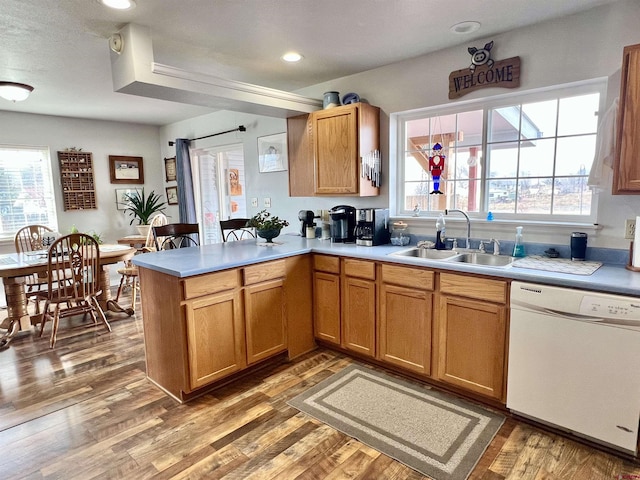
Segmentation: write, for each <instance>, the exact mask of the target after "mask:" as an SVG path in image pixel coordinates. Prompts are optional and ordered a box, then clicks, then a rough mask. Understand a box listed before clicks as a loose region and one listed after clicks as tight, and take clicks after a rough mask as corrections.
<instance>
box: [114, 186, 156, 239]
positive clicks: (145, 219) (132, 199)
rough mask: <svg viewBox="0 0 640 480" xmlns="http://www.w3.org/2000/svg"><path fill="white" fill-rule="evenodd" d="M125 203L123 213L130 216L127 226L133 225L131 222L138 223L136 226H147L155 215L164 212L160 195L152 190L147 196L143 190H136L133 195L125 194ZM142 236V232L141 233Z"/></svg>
mask: <svg viewBox="0 0 640 480" xmlns="http://www.w3.org/2000/svg"><path fill="white" fill-rule="evenodd" d="M125 198H126V202H125V203H124V205H125V209H124V211H125V212H126V213H128V214H129V215H131V217H132V218H131V221H130V222H129V225H133V222H135V221H136V220H137V221H138V225H142V226H144V225H149V220H151V217H152V216H153V215H154V214H155V213H159V212H164V207H165V205H166V203H165V202H164V201H163V200H162V197H161V196H160V195H157V194H156V193H155V192H154V191H153V190H152V191H151V193H149V195H148V196H145V194H144V188H143V189H141V190H139V191H138V190H136V191H135V192H133V193H126V194H125ZM141 234H143V232H141Z"/></svg>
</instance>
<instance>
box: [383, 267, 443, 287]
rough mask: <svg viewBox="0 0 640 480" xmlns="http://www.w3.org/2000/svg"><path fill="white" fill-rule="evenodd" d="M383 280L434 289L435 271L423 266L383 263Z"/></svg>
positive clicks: (406, 285) (395, 283)
mask: <svg viewBox="0 0 640 480" xmlns="http://www.w3.org/2000/svg"><path fill="white" fill-rule="evenodd" d="M382 281H383V282H384V283H392V284H394V285H402V286H405V287H411V288H417V289H420V290H433V272H432V271H430V270H423V269H421V268H409V267H398V266H397V265H382Z"/></svg>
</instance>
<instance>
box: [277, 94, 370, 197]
mask: <svg viewBox="0 0 640 480" xmlns="http://www.w3.org/2000/svg"><path fill="white" fill-rule="evenodd" d="M379 141H380V109H379V108H378V107H374V106H372V105H368V104H365V103H356V104H351V105H344V106H341V107H335V108H330V109H326V110H319V111H317V112H313V113H311V114H309V115H300V116H297V117H292V118H289V119H288V120H287V142H288V151H289V195H290V196H292V197H293V196H304V197H308V196H314V195H333V196H336V195H351V196H375V195H378V194H379V193H380V189H379V188H378V187H375V186H373V185H372V184H371V182H370V181H369V180H367V179H365V178H362V175H361V174H362V163H361V157H362V156H364V155H367V154H369V153H372V152H373V151H375V150H379V149H380V146H379Z"/></svg>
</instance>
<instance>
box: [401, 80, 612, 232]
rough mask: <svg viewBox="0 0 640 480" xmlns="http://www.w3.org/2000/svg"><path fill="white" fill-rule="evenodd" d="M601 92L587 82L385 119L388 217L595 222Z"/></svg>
mask: <svg viewBox="0 0 640 480" xmlns="http://www.w3.org/2000/svg"><path fill="white" fill-rule="evenodd" d="M604 87H605V83H604V82H602V81H592V82H585V83H582V84H580V85H571V86H564V87H558V88H556V89H553V90H547V91H538V92H529V93H526V94H523V93H517V94H509V95H500V96H499V97H494V98H491V99H485V100H478V101H470V102H459V103H457V104H454V105H446V106H441V107H433V108H429V109H423V110H419V111H411V112H405V113H397V114H392V115H391V119H392V133H391V135H392V136H394V135H395V143H396V150H397V151H396V155H395V157H396V158H397V160H396V161H395V164H394V163H393V161H392V165H390V169H391V172H394V171H395V174H396V178H397V181H396V182H392V184H391V196H392V199H393V200H392V204H394V205H393V207H395V208H392V215H393V216H399V217H400V216H402V217H404V216H412V215H414V207H415V206H416V205H418V207H419V209H420V214H419V215H420V217H426V218H433V216H434V215H435V212H438V213H439V212H441V211H443V210H444V209H447V208H448V209H453V208H459V209H462V210H464V211H466V212H468V213H469V215H470V217H471V218H472V219H475V220H479V219H482V220H484V219H486V218H487V215H488V213H489V212H492V213H493V215H494V216H495V217H496V218H500V219H501V220H506V221H509V220H514V221H515V220H518V221H519V222H527V221H532V222H554V223H573V224H578V223H579V224H593V223H597V221H596V211H595V204H596V201H595V197H594V196H592V194H591V190H590V189H589V187H588V186H587V179H588V176H589V173H590V169H591V163H592V161H593V158H594V154H595V144H596V130H597V124H598V116H597V113H598V111H601V110H602V103H603V97H604V95H603V92H604ZM393 126H395V128H393ZM394 131H395V133H394ZM435 143H441V144H442V146H443V150H444V154H445V155H446V158H445V169H444V170H443V172H442V174H441V181H440V190H441V191H442V192H443V195H435V194H430V192H432V191H433V189H434V188H433V181H432V178H431V176H430V174H429V168H428V165H429V155H433V150H432V148H433V146H434V144H435ZM392 157H393V156H392ZM391 175H392V176H393V173H392V174H391Z"/></svg>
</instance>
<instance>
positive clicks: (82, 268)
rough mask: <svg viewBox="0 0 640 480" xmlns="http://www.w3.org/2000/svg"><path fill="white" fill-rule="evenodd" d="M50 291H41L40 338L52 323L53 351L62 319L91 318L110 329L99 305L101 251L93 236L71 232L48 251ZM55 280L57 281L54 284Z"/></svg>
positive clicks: (50, 343) (51, 343)
mask: <svg viewBox="0 0 640 480" xmlns="http://www.w3.org/2000/svg"><path fill="white" fill-rule="evenodd" d="M47 273H48V290H47V291H46V292H39V294H38V295H40V296H41V297H42V298H43V299H44V300H45V304H44V309H43V316H42V322H41V323H40V336H42V334H43V333H44V329H45V325H46V323H47V321H51V322H52V327H51V340H50V342H49V346H50V348H53V347H54V346H55V344H56V337H57V334H58V327H59V325H60V319H61V318H67V317H73V316H78V315H82V316H83V320H84V319H86V315H87V314H89V315H91V318H92V319H93V324H94V325H96V326H97V325H98V317H99V318H100V322H101V323H102V324H104V326H105V327H106V329H107V330H108V331H111V326H110V325H109V322H107V318H106V317H105V315H104V312H103V311H102V308H101V307H100V304H99V303H98V299H97V296H98V295H100V293H102V292H101V291H100V250H99V249H98V242H96V241H95V240H94V239H93V237H91V236H90V235H85V234H84V233H72V234H70V235H66V236H64V237H61V238H59V239H58V240H56V241H55V242H53V244H52V245H51V247H50V248H49V253H48V263H47ZM52 279H56V280H57V281H53V280H52Z"/></svg>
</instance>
